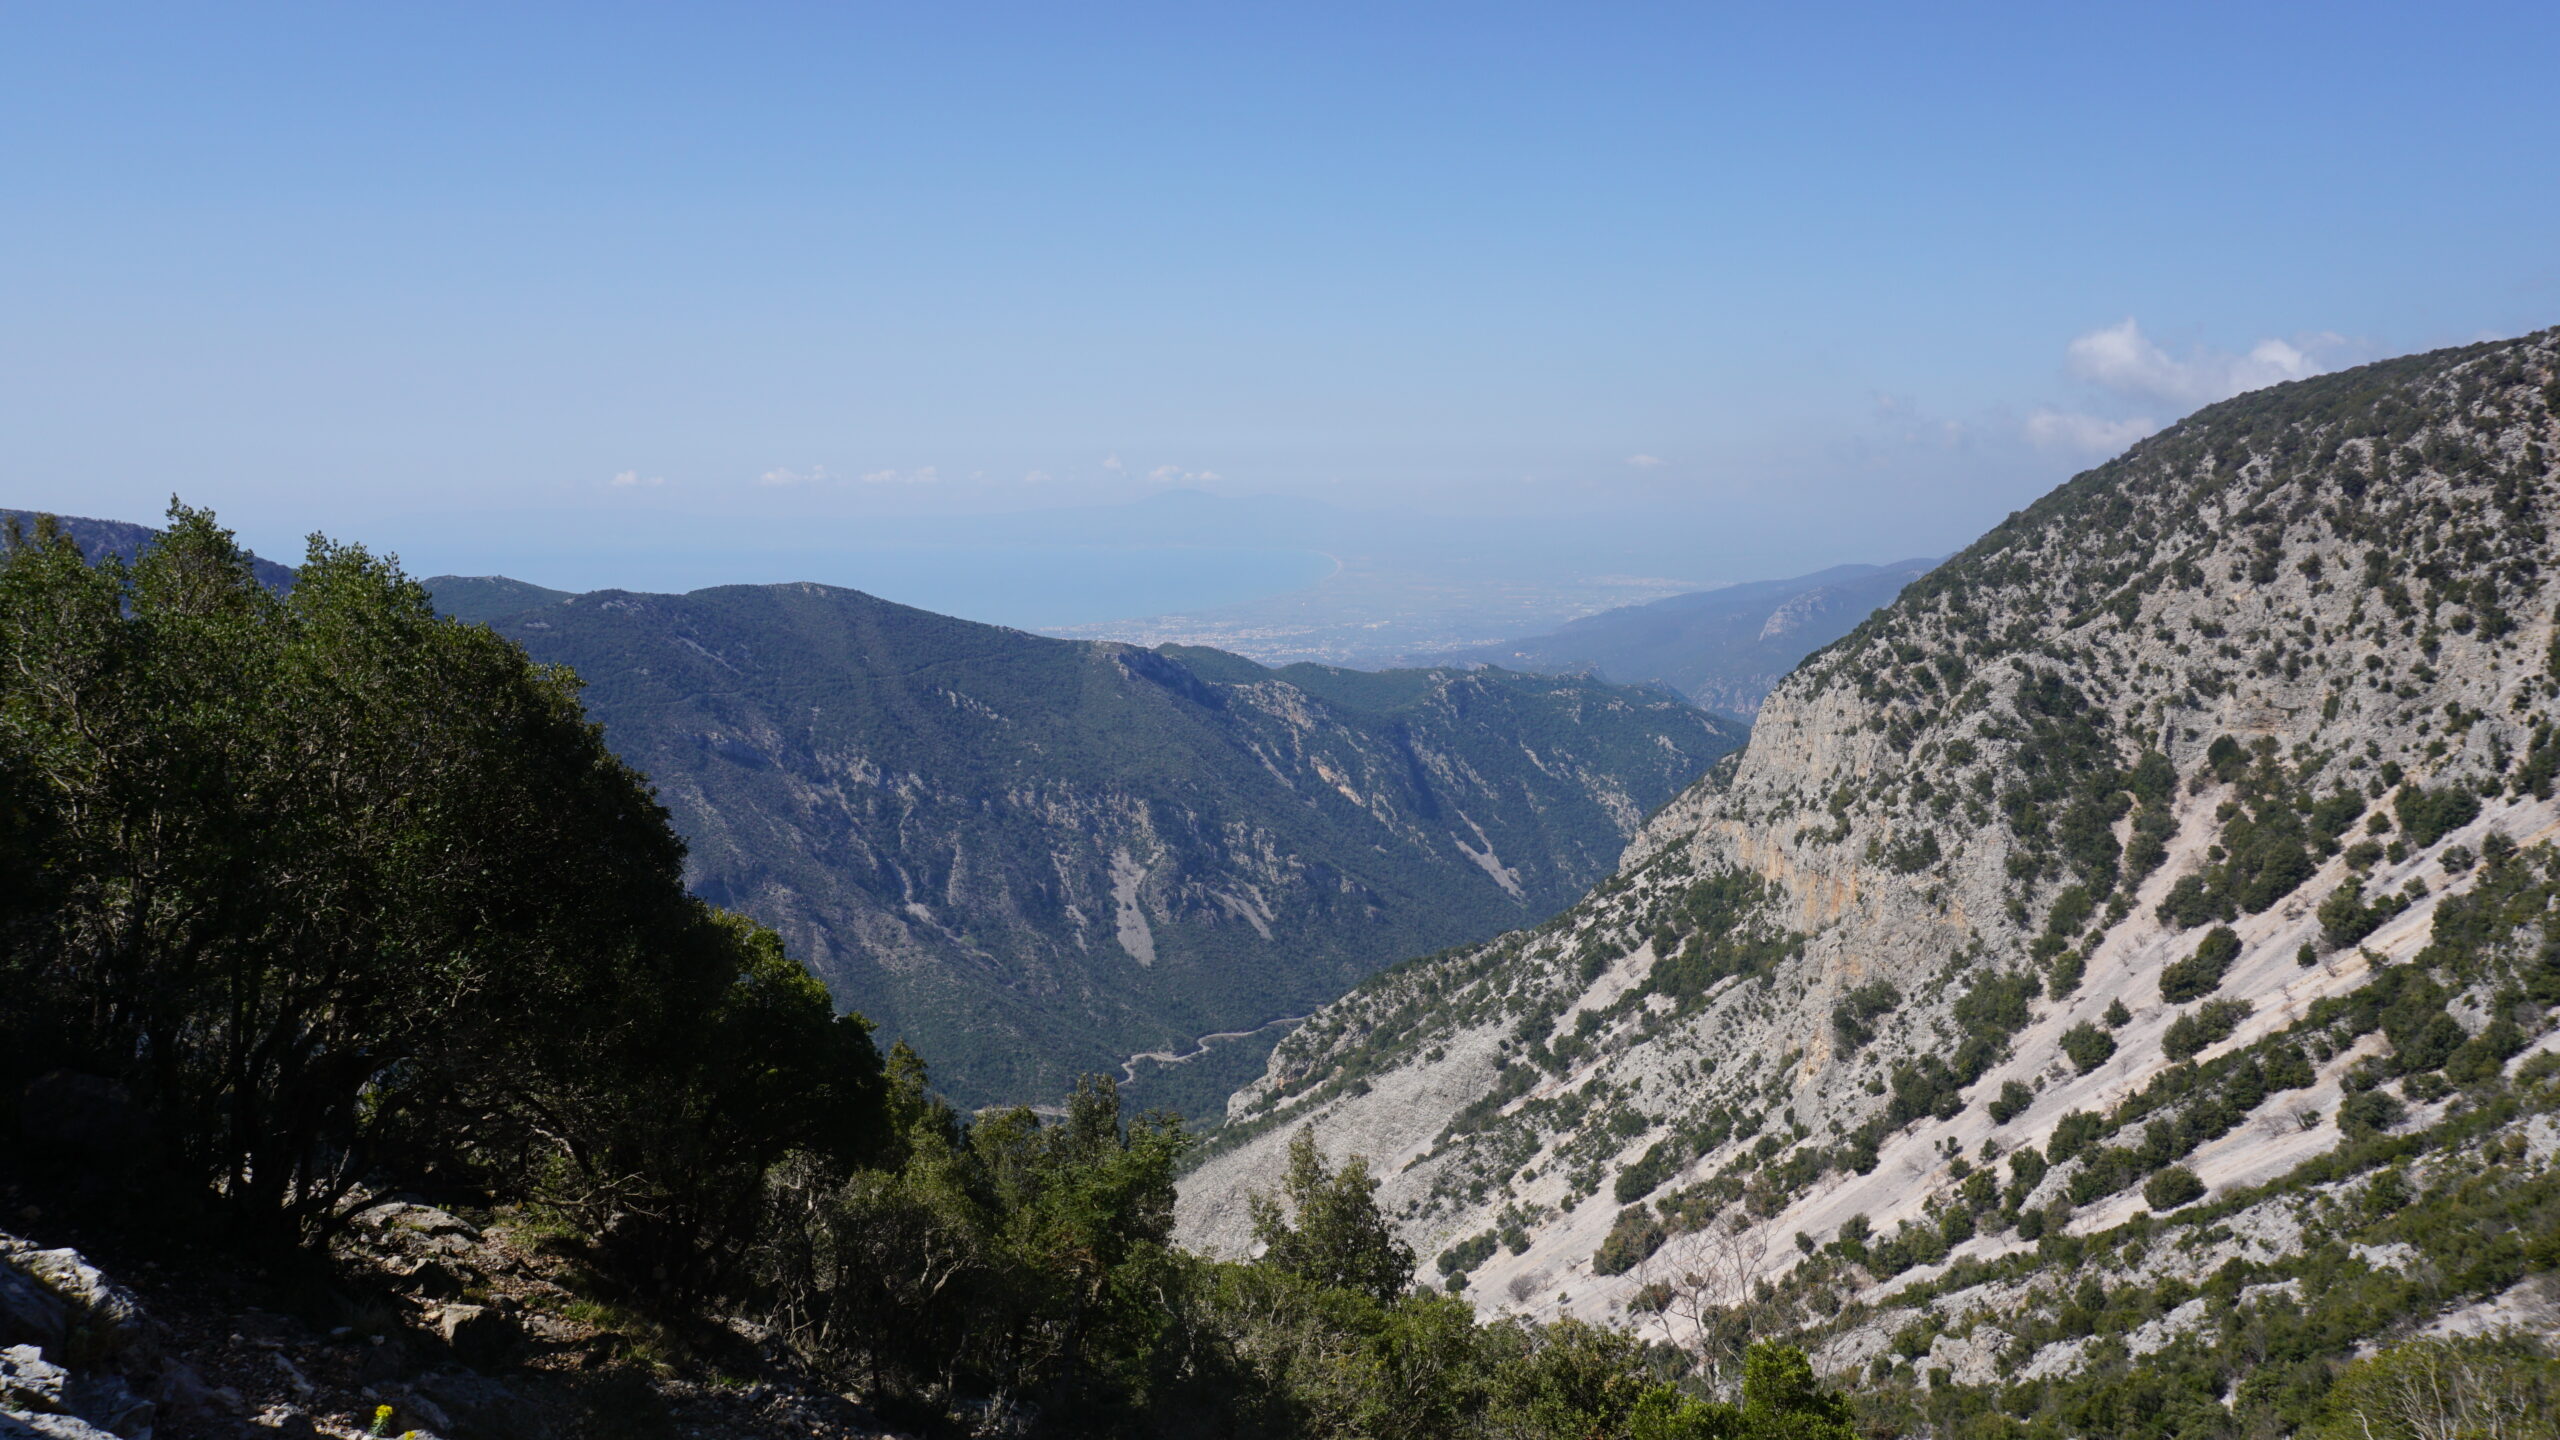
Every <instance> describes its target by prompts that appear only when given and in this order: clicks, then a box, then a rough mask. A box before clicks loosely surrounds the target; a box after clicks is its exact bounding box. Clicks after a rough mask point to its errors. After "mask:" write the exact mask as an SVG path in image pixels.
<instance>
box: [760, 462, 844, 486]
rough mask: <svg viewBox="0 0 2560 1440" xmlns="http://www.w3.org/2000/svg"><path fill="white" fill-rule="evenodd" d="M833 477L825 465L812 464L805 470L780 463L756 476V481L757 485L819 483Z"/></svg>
mask: <svg viewBox="0 0 2560 1440" xmlns="http://www.w3.org/2000/svg"><path fill="white" fill-rule="evenodd" d="M834 478H835V477H834V476H833V475H830V474H828V473H827V467H826V466H824V465H812V466H810V467H809V468H808V469H806V470H794V469H792V468H791V467H790V466H788V465H780V466H776V467H774V468H773V469H771V470H767V471H766V472H764V473H763V474H762V475H759V476H757V477H756V483H757V484H759V485H821V484H824V483H826V482H827V481H829V480H832V479H834Z"/></svg>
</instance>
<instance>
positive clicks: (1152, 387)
mask: <svg viewBox="0 0 2560 1440" xmlns="http://www.w3.org/2000/svg"><path fill="white" fill-rule="evenodd" d="M2555 73H2560V6H2553V5H2550V4H2548V3H2540V4H2522V3H2519V4H2509V5H2482V6H2459V5H2435V6H2425V7H2421V6H2415V5H2403V6H2393V7H2379V6H2358V5H2323V6H2311V5H2283V6H2275V5H2242V4H2230V3H2218V4H2213V5H2199V6H2192V7H2177V6H2170V5H2160V4H2150V5H2143V6H2113V7H2106V6H2080V5H2051V4H2040V5H2034V6H2018V7H2014V8H2001V7H1992V6H1907V5H1906V6H1892V7H1876V8H1872V9H1860V8H1822V7H1815V6H1810V5H1792V6H1774V5H1764V6H1753V7H1736V8H1731V9H1721V10H1720V9H1716V8H1711V7H1707V6H1701V5H1665V6H1659V7H1655V6H1636V5H1608V4H1591V3H1580V4H1571V5H1566V4H1551V5H1543V6H1510V5H1497V4H1483V3H1470V4H1465V5H1449V6H1437V7H1434V6H1414V5H1386V6H1381V5H1375V4H1362V5H1345V6H1324V5H1316V4H1305V3H1299V4H1289V5H1269V6H1251V7H1248V6H1236V5H1190V6H1179V7H1174V6H1166V7H1140V6H1120V5H1107V4H1074V5H1060V4H1054V3H1051V4H1040V5H1021V6H997V5H973V4H954V3H939V4H915V3H910V4H902V5H897V6H865V5H847V4H824V5H808V6H791V5H755V4H728V5H720V6H709V5H705V6H698V7H690V8H687V7H666V6H643V5H635V4H616V5H612V6H594V7H580V6H572V5H565V4H533V5H526V4H521V3H518V4H509V5H504V6H470V5H460V4H436V5H431V6H430V5H418V6H393V5H384V4H364V5H344V4H338V5H329V6H315V7H311V8H308V9H289V8H283V7H274V6H260V5H241V6H215V5H186V6H174V5H150V4H134V5H117V6H105V5H50V6H38V5H16V6H8V7H5V8H0V213H5V215H6V223H5V224H0V482H5V483H0V492H5V493H0V504H25V505H34V506H40V507H47V508H55V509H61V510H66V511H73V512H78V513H89V514H103V515H112V516H119V517H124V518H148V517H149V516H151V515H153V514H156V513H157V512H158V510H159V508H160V506H161V504H162V503H163V502H164V501H165V498H166V497H167V495H168V494H169V493H170V492H171V491H172V490H176V491H179V492H182V493H184V494H185V495H186V496H187V497H188V498H189V499H190V500H194V501H200V502H204V503H210V504H212V505H214V506H216V507H217V509H219V510H220V511H221V512H222V513H223V514H224V515H225V517H226V518H228V519H231V520H233V521H234V522H235V523H237V524H239V525H240V526H241V528H242V529H243V531H244V533H245V534H246V535H247V537H248V538H249V539H250V540H251V541H252V543H255V544H258V545H259V546H260V547H261V548H264V549H268V550H270V551H285V552H290V551H291V549H292V548H293V546H292V543H291V537H294V536H298V535H299V534H300V533H301V532H303V531H305V530H307V529H310V528H313V527H315V526H319V527H326V528H328V529H330V530H332V531H334V532H338V533H343V534H347V535H351V536H355V537H358V538H371V539H374V540H377V541H378V542H380V543H383V544H386V545H390V546H393V547H397V548H404V549H405V550H407V551H409V552H410V553H412V555H413V558H418V557H417V552H418V551H420V550H421V549H422V548H423V549H424V550H425V551H426V552H428V553H427V554H426V555H425V556H424V557H423V562H424V563H423V564H422V566H421V568H429V569H432V568H470V557H471V554H472V551H471V545H472V539H471V537H472V535H473V534H474V533H475V532H485V533H496V532H500V531H505V530H509V529H522V528H524V527H527V526H531V527H534V528H535V529H537V530H541V531H542V532H543V533H542V534H541V535H539V536H537V537H536V542H535V543H536V544H537V546H538V545H540V544H550V543H556V544H557V545H559V546H560V547H563V549H564V552H565V551H567V550H574V549H575V548H576V547H577V546H578V545H580V544H581V543H583V542H582V540H581V538H580V536H581V533H582V530H583V528H584V522H586V521H590V520H592V521H593V522H595V524H596V525H597V526H598V527H599V528H600V529H601V528H610V527H613V526H623V527H630V526H640V527H643V528H646V527H650V526H655V527H658V529H659V530H660V531H661V532H662V533H664V534H666V535H670V536H677V537H681V536H682V535H683V534H684V533H685V529H686V527H687V526H688V525H690V524H692V523H694V519H693V517H696V516H700V515H705V514H713V513H718V514H724V515H730V516H745V517H750V518H763V519H768V520H771V521H774V522H777V523H780V524H783V525H785V526H791V525H799V526H806V527H810V528H809V532H808V533H834V530H835V529H836V528H837V527H843V526H848V525H852V526H854V527H855V528H858V520H859V517H861V516H863V515H865V514H869V513H875V512H885V511H900V510H903V511H914V510H955V511H967V510H981V509H989V508H1001V509H1010V508H1022V507H1030V506H1051V505H1064V504H1074V503H1084V502H1091V501H1097V500H1110V499H1119V498H1127V497H1131V496H1136V495H1140V494H1143V493H1146V492H1147V491H1148V490H1150V489H1152V488H1158V487H1162V486H1166V485H1172V484H1182V485H1189V486H1194V487H1198V488H1206V489H1211V490H1217V491H1223V492H1227V493H1233V494H1250V493H1274V492H1276V493H1284V494H1297V495H1307V496H1317V497H1324V498H1328V499H1332V500H1334V501H1336V502H1338V503H1344V504H1351V505H1376V504H1389V503H1391V504H1395V505H1399V506H1405V507H1411V508H1418V509H1422V510H1438V511H1444V512H1459V511H1476V512H1493V513H1521V514H1531V515H1534V514H1538V513H1544V512H1552V511H1554V510H1557V509H1562V508H1571V509H1576V510H1581V511H1586V512H1590V511H1625V512H1629V513H1648V512H1649V513H1654V514H1658V515H1660V516H1662V517H1664V518H1663V519H1662V521H1661V522H1660V523H1661V524H1662V525H1664V526H1666V527H1676V526H1694V527H1697V529H1698V533H1699V535H1700V537H1701V540H1700V543H1701V545H1702V546H1711V545H1713V544H1725V545H1728V546H1729V545H1731V544H1732V543H1733V534H1732V531H1733V528H1734V527H1735V526H1737V525H1750V526H1760V527H1765V528H1767V529H1768V530H1769V531H1770V533H1772V534H1774V533H1777V532H1779V531H1785V532H1788V533H1790V534H1792V535H1794V536H1795V537H1797V538H1796V539H1795V540H1794V541H1791V542H1790V543H1791V544H1792V545H1793V546H1794V548H1793V549H1790V550H1788V551H1787V552H1786V553H1787V554H1788V556H1790V557H1791V558H1792V557H1794V556H1796V555H1799V554H1802V555H1812V554H1813V553H1814V552H1815V551H1819V550H1823V549H1824V547H1826V546H1827V547H1829V553H1828V554H1827V555H1824V556H1822V557H1821V558H1836V559H1885V558H1889V557H1893V556H1900V555H1906V554H1912V553H1919V552H1926V551H1936V550H1943V549H1946V548H1951V547H1952V546H1953V545H1955V544H1957V543H1960V542H1961V541H1962V540H1964V539H1965V538H1967V537H1969V536H1970V535H1971V534H1973V533H1974V532H1976V531H1978V530H1979V529H1981V528H1982V527H1983V526H1985V525H1986V524H1988V523H1989V522H1991V521H1993V520H1995V519H1997V518H1998V517H1999V516H2000V515H2001V514H2003V513H2005V512H2006V511H2007V510H2009V509H2011V508H2014V507H2015V506H2016V505H2018V504H2020V503H2023V502H2024V501H2025V500H2026V499H2027V498H2028V497H2030V496H2032V495H2033V494H2035V493H2037V492H2039V491H2041V490H2042V489H2044V488H2046V487H2048V486H2050V485H2051V484H2053V483H2055V482H2057V481H2059V480H2060V479H2062V478H2064V477H2065V476H2067V475H2069V474H2070V473H2072V472H2073V471H2074V470H2077V469H2079V468H2082V467H2083V466H2085V465H2086V464H2088V463H2089V462H2090V461H2092V460H2093V459H2096V458H2099V457H2101V456H2103V455H2105V454H2107V453H2111V451H2112V450H2113V449H2116V448H2120V447H2121V446H2122V445H2123V444H2125V443H2127V442H2128V441H2129V440H2130V439H2131V438H2133V437H2134V436H2136V435H2138V434H2140V433H2142V432H2143V431H2144V430H2145V429H2146V428H2148V427H2151V426H2154V425H2157V424H2160V423H2165V422H2166V421H2168V420H2171V419H2173V418H2175V417H2176V416H2177V415H2179V414H2181V413H2183V412H2184V411H2186V410H2188V409H2191V408H2193V407H2194V406H2195V405H2197V404H2199V403H2202V402H2204V401H2207V400H2211V399H2214V398H2218V397H2219V396H2221V395H2223V394H2227V393H2230V392H2232V391H2233V390H2235V389H2239V388H2245V387H2248V386H2251V385H2255V384H2262V383H2267V382H2268V381H2271V380H2275V379H2281V378H2284V377H2286V376H2288V375H2293V374H2300V373H2307V372H2308V371H2310V370H2313V369H2317V368H2322V367H2325V366H2334V365H2338V364H2344V363H2351V362H2353V361H2355V360H2357V359H2362V358H2370V357H2373V356H2377V355H2381V354H2388V353H2397V352H2402V351H2408V350H2414V349H2422V348H2427V347H2431V346H2435V345H2441V344H2448V343H2454V342H2459V341H2464V340H2469V339H2473V338H2477V337H2480V336H2483V335H2491V334H2514V333H2518V332H2521V331H2525V330H2529V329H2534V328H2538V327H2540V326H2544V325H2548V324H2552V323H2554V322H2560V147H2555V145H2554V143H2553V137H2554V135H2555V134H2560V98H2556V97H2560V88H2556V87H2555V81H2554V78H2553V77H2554V75H2555ZM544 527H548V528H547V529H545V528H544ZM553 537H556V539H554V538H553ZM1808 537H1810V538H1808ZM522 539H523V537H522V536H521V535H519V536H518V537H517V540H518V541H519V542H521V541H522ZM523 548H524V546H523V544H522V543H518V544H516V545H515V547H514V550H513V551H511V552H510V553H517V552H521V551H522V550H523ZM1773 553H1775V552H1773Z"/></svg>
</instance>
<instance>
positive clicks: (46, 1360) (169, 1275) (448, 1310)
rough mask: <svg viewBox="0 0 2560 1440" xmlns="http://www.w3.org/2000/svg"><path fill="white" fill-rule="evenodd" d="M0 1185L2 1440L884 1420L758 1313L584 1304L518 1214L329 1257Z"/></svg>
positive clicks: (288, 1438)
mask: <svg viewBox="0 0 2560 1440" xmlns="http://www.w3.org/2000/svg"><path fill="white" fill-rule="evenodd" d="M88 1219H89V1217H88V1216H85V1215H84V1214H83V1213H82V1208H81V1207H76V1206H73V1205H66V1204H64V1203H63V1202H62V1201H61V1200H60V1199H59V1198H58V1197H54V1196H50V1195H42V1194H39V1193H37V1192H32V1191H29V1190H27V1189H24V1188H20V1187H14V1186H13V1187H9V1188H6V1189H0V1221H5V1223H6V1224H7V1225H8V1226H9V1229H8V1231H6V1232H0V1440H24V1437H28V1436H45V1437H49V1440H107V1437H113V1440H199V1437H202V1440H263V1437H274V1440H313V1437H318V1436H323V1435H326V1436H335V1437H344V1440H355V1437H359V1436H407V1437H413V1440H438V1437H450V1440H578V1437H585V1436H603V1435H608V1434H610V1435H614V1436H617V1437H649V1440H677V1437H693V1436H715V1435H716V1436H724V1437H725V1436H737V1437H752V1440H786V1437H789V1440H864V1437H879V1436H885V1435H887V1434H889V1433H891V1432H889V1431H888V1430H887V1429H885V1428H884V1427H883V1426H882V1425H881V1424H880V1423H879V1421H878V1420H877V1418H876V1417H874V1416H873V1415H871V1414H870V1413H869V1412H867V1411H866V1410H864V1409H863V1408H862V1407H860V1406H858V1405H856V1404H854V1403H852V1402H850V1401H848V1400H845V1399H843V1398H841V1397H839V1396H837V1395H835V1394H833V1393H831V1390H830V1388H829V1387H827V1386H826V1385H824V1384H823V1383H821V1382H820V1380H819V1378H818V1377H814V1376H812V1375H809V1374H807V1373H806V1372H805V1371H803V1370H801V1369H799V1368H798V1367H796V1366H795V1365H794V1364H793V1363H792V1362H791V1360H790V1358H789V1357H788V1356H786V1355H785V1354H783V1353H782V1352H781V1350H780V1348H779V1347H777V1346H773V1345H771V1344H769V1343H766V1337H764V1336H762V1335H760V1334H758V1333H755V1332H754V1331H753V1330H751V1329H741V1330H737V1331H733V1332H731V1333H728V1334H725V1335H718V1336H712V1337H675V1336H672V1335H669V1334H667V1333H666V1332H663V1331H661V1330H659V1329H657V1328H656V1327H654V1326H652V1325H650V1324H649V1323H648V1322H647V1321H645V1320H644V1319H641V1318H639V1317H636V1316H632V1315H627V1314H622V1313H618V1312H616V1311H615V1310H613V1309H612V1308H611V1307H609V1306H607V1305H604V1304H601V1303H599V1302H597V1301H595V1300H593V1299H589V1298H585V1297H584V1296H582V1294H581V1293H580V1290H579V1288H578V1287H577V1286H576V1285H575V1284H574V1281H575V1279H576V1276H577V1266H576V1263H575V1261H574V1259H573V1258H572V1257H571V1256H570V1255H569V1254H567V1253H565V1252H564V1250H563V1249H562V1248H561V1247H559V1246H556V1245H552V1244H546V1243H545V1241H544V1239H543V1237H541V1236H540V1235H539V1234H537V1233H536V1232H535V1231H534V1230H533V1229H531V1228H530V1227H528V1226H526V1225H524V1224H522V1223H521V1222H516V1223H510V1222H509V1221H507V1220H503V1219H501V1220H494V1221H491V1222H490V1223H486V1224H482V1223H475V1222H474V1221H472V1220H468V1219H465V1218H463V1217H462V1216H459V1215H455V1214H452V1213H450V1212H448V1211H445V1210H441V1209H438V1208H436V1207H434V1206H431V1205H427V1204H424V1203H420V1202H418V1201H416V1200H414V1199H407V1198H387V1199H384V1200H382V1201H381V1202H380V1203H377V1204H375V1205H373V1206H371V1207H370V1208H368V1209H366V1210H364V1211H363V1212H362V1213H361V1214H360V1215H358V1216H357V1217H356V1221H355V1223H354V1225H353V1226H352V1227H351V1228H350V1230H349V1231H348V1233H347V1234H346V1236H345V1238H344V1239H343V1240H342V1241H341V1242H340V1243H338V1244H337V1245H336V1246H335V1247H334V1248H333V1252H332V1254H331V1255H330V1257H329V1259H328V1261H327V1262H326V1263H325V1264H322V1263H318V1262H304V1261H301V1260H298V1259H297V1258H295V1257H292V1256H283V1257H278V1258H276V1259H274V1260H271V1261H269V1262H267V1263H260V1262H258V1261H255V1260H251V1259H244V1258H242V1257H241V1255H240V1254H238V1253H237V1252H234V1251H231V1250H228V1249H225V1248H222V1247H207V1246H202V1245H197V1244H190V1243H184V1242H180V1243H169V1242H168V1241H167V1240H166V1239H163V1240H160V1241H155V1240H154V1239H152V1238H151V1237H149V1236H147V1235H142V1236H137V1235H133V1234H128V1233H112V1232H110V1231H108V1230H107V1229H105V1228H102V1227H99V1226H97V1225H95V1224H93V1223H86V1222H87V1221H88Z"/></svg>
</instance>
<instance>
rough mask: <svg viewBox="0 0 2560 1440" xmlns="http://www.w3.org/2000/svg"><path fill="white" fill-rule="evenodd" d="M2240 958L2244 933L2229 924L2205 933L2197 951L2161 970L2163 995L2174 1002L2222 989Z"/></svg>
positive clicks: (2200, 996)
mask: <svg viewBox="0 0 2560 1440" xmlns="http://www.w3.org/2000/svg"><path fill="white" fill-rule="evenodd" d="M2239 957H2240V936H2239V935H2238V933H2237V932H2235V931H2233V930H2232V928H2231V927H2230V926H2228V925H2216V926H2214V927H2213V928H2212V929H2211V930H2208V931H2206V932H2205V935H2204V939H2203V940H2202V941H2201V942H2199V943H2198V944H2197V945H2196V953H2195V954H2193V955H2190V956H2188V957H2187V958H2186V959H2184V960H2181V961H2178V962H2177V963H2176V964H2173V965H2170V966H2167V967H2165V968H2164V969H2162V970H2161V972H2160V998H2161V999H2163V1000H2166V1001H2168V1002H2169V1003H2170V1004H2172V1005H2183V1004H2185V1003H2186V1002H2187V1001H2189V1000H2196V999H2201V998H2203V997H2204V996H2207V995H2210V994H2212V993H2213V992H2214V991H2215V990H2217V989H2219V988H2221V986H2222V977H2223V976H2224V975H2227V974H2229V973H2230V971H2231V962H2232V961H2234V960H2236V959H2238V958H2239Z"/></svg>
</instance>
